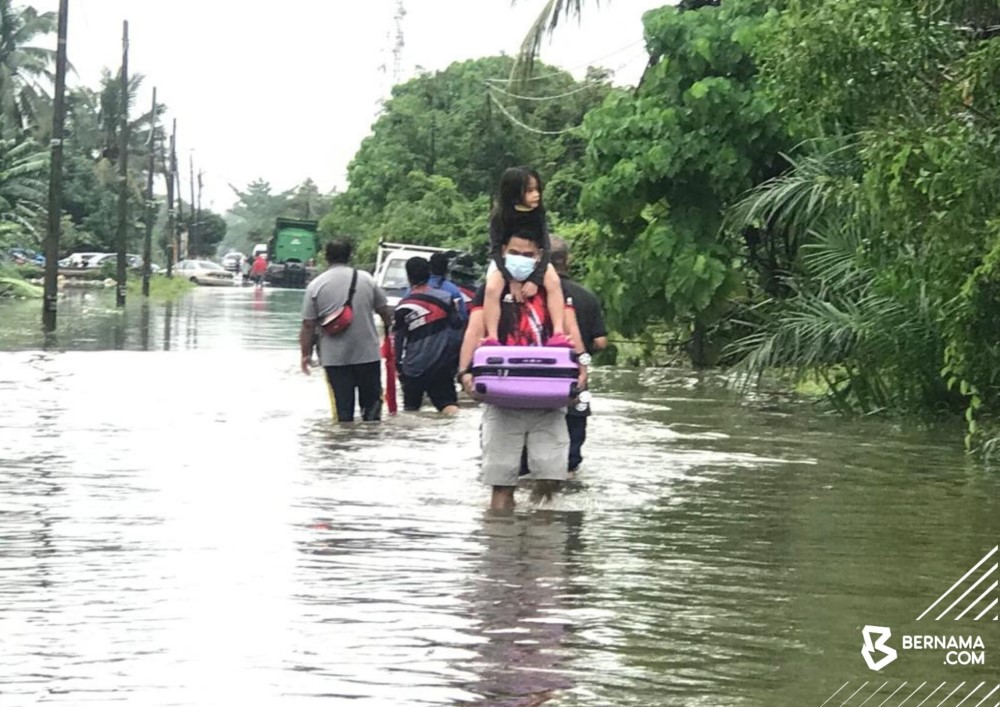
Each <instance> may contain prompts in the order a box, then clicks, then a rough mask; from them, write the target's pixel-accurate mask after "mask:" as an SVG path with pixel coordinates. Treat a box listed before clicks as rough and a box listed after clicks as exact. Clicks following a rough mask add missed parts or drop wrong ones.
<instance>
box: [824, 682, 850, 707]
mask: <svg viewBox="0 0 1000 707" xmlns="http://www.w3.org/2000/svg"><path fill="white" fill-rule="evenodd" d="M850 684H851V683H850V682H845V683H844V684H843V685H841V686H840V687H838V688H837V691H836V692H835V693H833V694H832V695H830V696H829V697H827V698H826V702H824V703H823V704H821V705H820V706H819V707H826V705H827V702H829V701H830V700H832V699H833V698H834V697H836V696H837V695H839V694H840V691H841V690H843V689H844V688H845V687H847V686H848V685H850Z"/></svg>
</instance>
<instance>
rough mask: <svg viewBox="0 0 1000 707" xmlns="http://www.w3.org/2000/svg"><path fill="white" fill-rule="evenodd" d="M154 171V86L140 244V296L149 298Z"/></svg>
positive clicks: (154, 217) (154, 88)
mask: <svg viewBox="0 0 1000 707" xmlns="http://www.w3.org/2000/svg"><path fill="white" fill-rule="evenodd" d="M155 171H156V86H153V112H152V113H150V116H149V167H148V169H147V172H146V240H145V241H144V242H143V244H142V296H143V297H149V273H150V266H151V263H150V262H149V261H150V260H152V258H153V221H154V220H155V219H156V210H155V208H154V206H155V204H154V202H153V173H154V172H155Z"/></svg>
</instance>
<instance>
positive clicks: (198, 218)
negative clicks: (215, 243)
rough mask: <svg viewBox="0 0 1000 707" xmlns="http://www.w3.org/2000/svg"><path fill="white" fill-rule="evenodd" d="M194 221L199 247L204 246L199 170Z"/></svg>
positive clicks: (199, 171) (199, 172)
mask: <svg viewBox="0 0 1000 707" xmlns="http://www.w3.org/2000/svg"><path fill="white" fill-rule="evenodd" d="M194 213H195V216H194V220H195V222H196V223H197V224H198V247H199V248H200V247H202V246H204V243H202V241H203V240H204V238H205V232H204V230H202V227H201V170H200V169H199V170H198V209H197V210H196V211H195V212H194Z"/></svg>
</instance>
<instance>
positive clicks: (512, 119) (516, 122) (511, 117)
mask: <svg viewBox="0 0 1000 707" xmlns="http://www.w3.org/2000/svg"><path fill="white" fill-rule="evenodd" d="M489 96H490V100H491V101H493V104H494V105H495V106H496V107H497V108H499V109H500V112H501V113H503V114H504V115H505V116H507V119H508V120H509V121H510V122H512V123H514V125H516V126H518V127H519V128H522V129H524V130H527V131H528V132H531V133H535V134H536V135H565V134H566V133H571V132H573V131H574V130H579V129H580V128H581V127H582V125H574V126H573V127H571V128H563V129H562V130H539V129H538V128H533V127H531V126H530V125H526V124H525V123H523V122H521V121H520V120H519V119H518V118H517V117H516V116H514V115H513V114H512V113H511V112H510V111H509V110H507V108H506V107H504V105H503V104H502V103H500V101H498V100H497V98H496V96H494V95H493V93H492V91H491V92H490V94H489Z"/></svg>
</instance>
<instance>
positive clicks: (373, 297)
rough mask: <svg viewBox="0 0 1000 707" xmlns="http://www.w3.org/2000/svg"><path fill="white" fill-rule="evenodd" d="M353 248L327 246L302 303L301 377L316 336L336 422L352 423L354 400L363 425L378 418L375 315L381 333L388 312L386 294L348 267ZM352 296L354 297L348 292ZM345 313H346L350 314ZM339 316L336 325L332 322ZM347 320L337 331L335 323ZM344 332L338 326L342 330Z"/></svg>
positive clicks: (343, 244) (379, 393)
mask: <svg viewBox="0 0 1000 707" xmlns="http://www.w3.org/2000/svg"><path fill="white" fill-rule="evenodd" d="M350 259H351V243H350V241H347V240H334V241H331V242H329V243H327V244H326V262H327V263H329V264H330V267H329V269H327V270H326V272H324V273H322V274H320V275H318V276H316V277H315V278H313V280H312V282H310V283H309V286H308V287H306V292H305V297H304V298H303V300H302V328H301V330H300V331H299V345H300V347H301V353H302V358H301V367H302V372H303V373H305V374H306V375H308V374H309V367H310V361H311V360H312V351H313V345H314V342H315V341H316V338H315V337H316V332H317V329H318V330H319V340H318V344H319V359H320V365H322V366H323V368H324V370H325V371H326V377H327V380H328V381H329V383H330V387H331V388H332V389H333V395H334V400H335V404H336V408H337V420H338V421H339V422H353V421H354V408H355V395H356V396H357V402H358V403H359V404H360V406H361V419H362V420H364V421H365V422H375V421H378V420H380V419H381V418H382V375H381V370H380V368H381V367H380V365H379V362H380V361H381V359H382V354H381V350H380V346H379V344H380V340H379V335H378V329H377V328H376V326H375V315H376V314H377V315H378V316H380V317H381V318H382V322H383V323H384V324H385V330H386V331H389V330H390V329H391V328H392V308H391V307H389V305H388V304H387V302H386V299H385V293H384V292H382V289H381V288H380V287H379V286H378V285H376V284H375V279H374V278H373V277H372V276H371V275H370V274H369V273H367V272H364V271H362V270H357V269H355V268H352V267H350V266H349V265H348V264H347V263H348V261H349V260H350ZM352 290H353V291H352ZM347 310H350V311H349V312H348V311H347ZM338 313H339V316H337V317H336V318H335V319H331V318H332V317H334V316H335V315H337V314H338ZM347 319H350V320H351V322H350V324H349V325H347V326H346V328H343V329H342V330H341V331H337V332H334V333H330V332H329V331H328V329H336V328H337V326H335V323H336V321H337V320H339V321H340V322H341V323H343V322H346V321H347ZM341 326H342V324H341Z"/></svg>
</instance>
